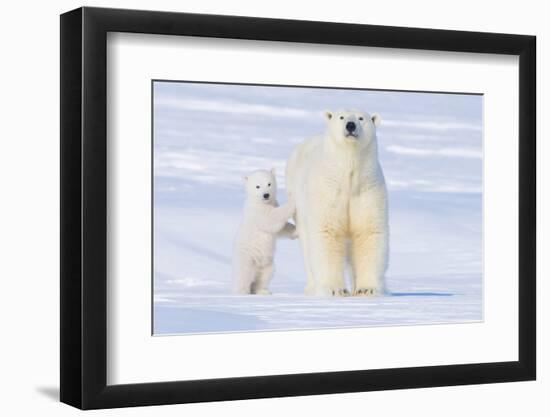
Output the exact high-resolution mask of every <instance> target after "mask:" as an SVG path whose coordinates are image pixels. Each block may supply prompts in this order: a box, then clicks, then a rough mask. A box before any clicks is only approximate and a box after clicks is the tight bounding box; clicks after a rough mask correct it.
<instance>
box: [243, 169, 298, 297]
mask: <svg viewBox="0 0 550 417" xmlns="http://www.w3.org/2000/svg"><path fill="white" fill-rule="evenodd" d="M243 179H244V182H245V188H246V201H245V204H244V215H243V219H242V222H241V225H240V227H239V230H238V232H237V237H236V239H235V245H234V250H233V284H234V288H233V289H234V292H236V293H238V294H263V295H267V294H270V292H269V290H268V285H269V282H270V280H271V277H272V276H273V255H274V253H275V242H276V239H277V237H278V236H285V237H289V238H292V239H294V238H295V237H296V231H295V227H294V225H293V224H292V223H288V222H287V220H288V219H289V218H290V217H292V216H293V215H294V211H295V205H294V202H293V201H289V202H288V203H286V204H285V205H283V206H281V207H279V205H278V204H277V181H276V177H275V169H272V170H271V171H266V170H259V171H255V172H253V173H252V174H250V175H248V176H246V177H244V178H243Z"/></svg>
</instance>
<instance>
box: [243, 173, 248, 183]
mask: <svg viewBox="0 0 550 417" xmlns="http://www.w3.org/2000/svg"><path fill="white" fill-rule="evenodd" d="M243 182H244V183H245V184H246V183H247V182H248V177H247V176H246V175H243Z"/></svg>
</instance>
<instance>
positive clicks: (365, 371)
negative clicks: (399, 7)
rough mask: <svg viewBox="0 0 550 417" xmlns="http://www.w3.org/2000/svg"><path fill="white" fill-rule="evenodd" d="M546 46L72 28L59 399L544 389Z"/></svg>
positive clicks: (168, 16)
mask: <svg viewBox="0 0 550 417" xmlns="http://www.w3.org/2000/svg"><path fill="white" fill-rule="evenodd" d="M535 49H536V48H535V37H533V36H525V35H510V34H493V33H475V32H459V31H446V30H432V29H417V28H401V27H386V26H372V25H357V24H341V23H327V22H311V21H293V20H278V19H265V18H252V17H237V16H217V15H199V14H186V13H169V12H151V11H135V10H118V9H101V8H88V7H84V8H80V9H77V10H73V11H71V12H67V13H65V14H63V15H62V16H61V311H60V315H61V401H63V402H65V403H67V404H70V405H73V406H75V407H79V408H82V409H93V408H111V407H125V406H139V405H155V404H173V403H187V402H200V401H220V400H236V399H249V398H264V397H279V396H298V395H314V394H326V393H343V392H357V391H373V390H388V389H400V388H419V387H434V386H445V385H463V384H481V383H495V382H507V381H524V380H533V379H535V375H536V348H535V346H536V314H535V311H536V304H535V302H536V267H535V256H536V255H535V249H536V233H535V232H536V224H535V219H536V192H535V171H536V166H535V162H536V146H535V108H536V95H535V66H536V65H535Z"/></svg>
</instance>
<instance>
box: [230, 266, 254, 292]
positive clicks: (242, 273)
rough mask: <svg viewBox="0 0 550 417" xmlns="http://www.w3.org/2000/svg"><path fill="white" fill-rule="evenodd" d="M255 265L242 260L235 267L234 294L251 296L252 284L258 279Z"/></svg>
mask: <svg viewBox="0 0 550 417" xmlns="http://www.w3.org/2000/svg"><path fill="white" fill-rule="evenodd" d="M256 273H257V271H256V267H255V265H254V264H253V263H252V262H251V261H249V260H246V259H241V260H240V262H238V263H237V265H235V267H234V278H233V292H235V293H236V294H250V293H251V292H252V284H253V283H254V281H255V279H256Z"/></svg>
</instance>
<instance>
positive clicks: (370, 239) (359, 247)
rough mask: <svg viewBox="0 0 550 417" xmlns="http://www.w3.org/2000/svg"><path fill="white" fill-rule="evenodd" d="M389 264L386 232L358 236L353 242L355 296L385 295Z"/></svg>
mask: <svg viewBox="0 0 550 417" xmlns="http://www.w3.org/2000/svg"><path fill="white" fill-rule="evenodd" d="M387 263H388V236H387V233H386V232H385V231H378V230H375V231H371V232H363V233H359V234H356V235H355V236H353V237H352V240H351V265H352V272H353V289H352V292H353V295H367V296H368V295H381V294H383V293H384V290H385V289H384V274H385V272H386V268H387Z"/></svg>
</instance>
